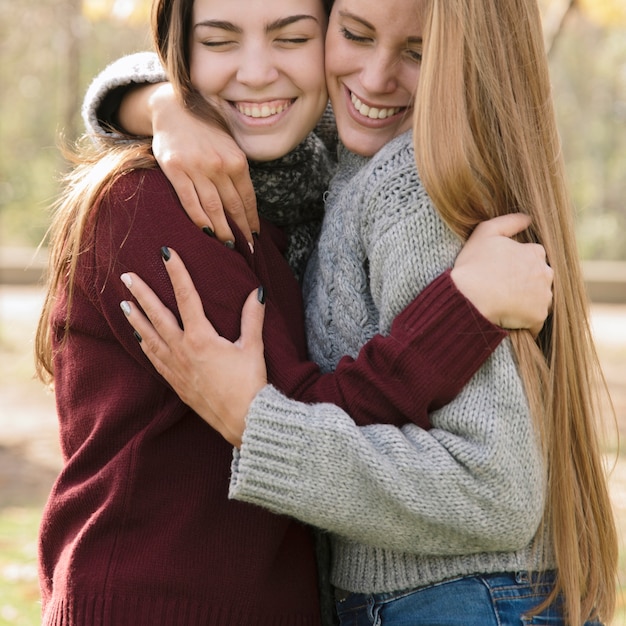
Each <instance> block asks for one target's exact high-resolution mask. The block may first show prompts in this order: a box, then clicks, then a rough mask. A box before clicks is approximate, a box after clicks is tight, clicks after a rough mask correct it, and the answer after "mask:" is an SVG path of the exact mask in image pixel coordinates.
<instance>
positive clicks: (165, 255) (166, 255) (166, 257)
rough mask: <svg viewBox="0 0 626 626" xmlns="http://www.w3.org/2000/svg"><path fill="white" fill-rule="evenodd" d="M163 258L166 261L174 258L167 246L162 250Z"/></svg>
mask: <svg viewBox="0 0 626 626" xmlns="http://www.w3.org/2000/svg"><path fill="white" fill-rule="evenodd" d="M161 256H162V257H163V260H164V261H169V260H170V259H171V258H172V254H171V253H170V249H169V248H168V247H167V246H163V247H162V248H161Z"/></svg>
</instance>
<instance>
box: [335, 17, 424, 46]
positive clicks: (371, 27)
mask: <svg viewBox="0 0 626 626" xmlns="http://www.w3.org/2000/svg"><path fill="white" fill-rule="evenodd" d="M339 15H341V17H344V18H347V19H349V20H354V21H355V22H358V23H359V24H361V25H362V26H365V28H367V29H368V30H371V31H374V32H376V27H375V26H374V25H373V24H370V23H369V22H368V21H367V20H364V19H363V18H362V17H359V16H358V15H355V14H354V13H350V12H349V11H339ZM406 40H407V43H411V44H416V43H422V42H423V39H422V37H407V39H406Z"/></svg>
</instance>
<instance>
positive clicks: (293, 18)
mask: <svg viewBox="0 0 626 626" xmlns="http://www.w3.org/2000/svg"><path fill="white" fill-rule="evenodd" d="M302 20H312V21H314V22H317V21H318V20H317V18H315V17H313V16H312V15H306V14H303V15H290V16H288V17H282V18H280V19H277V20H275V21H273V22H270V23H269V24H267V25H266V26H265V32H266V33H272V32H274V31H277V30H280V29H281V28H285V26H290V25H291V24H295V23H296V22H300V21H302ZM203 26H204V27H207V28H219V29H220V30H226V31H228V32H231V33H238V34H241V33H242V32H243V29H242V28H241V27H240V26H237V25H236V24H233V23H232V22H227V21H225V20H203V21H202V22H198V23H197V24H196V25H195V26H194V28H199V27H203Z"/></svg>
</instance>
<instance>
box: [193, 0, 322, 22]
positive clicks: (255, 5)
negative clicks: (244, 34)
mask: <svg viewBox="0 0 626 626" xmlns="http://www.w3.org/2000/svg"><path fill="white" fill-rule="evenodd" d="M324 6H325V3H324V1H323V0H194V3H193V14H194V19H196V20H197V19H208V18H210V19H214V18H215V17H225V18H226V17H227V18H228V19H229V21H231V22H233V23H234V22H250V21H253V20H258V19H263V20H264V21H268V20H271V19H273V18H275V17H276V16H286V15H315V16H319V15H325V14H326V10H325V8H324Z"/></svg>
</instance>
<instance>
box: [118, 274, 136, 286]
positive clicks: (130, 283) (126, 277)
mask: <svg viewBox="0 0 626 626" xmlns="http://www.w3.org/2000/svg"><path fill="white" fill-rule="evenodd" d="M120 278H121V280H122V282H123V283H124V284H125V285H126V286H127V287H128V288H129V289H130V288H131V287H132V286H133V281H132V279H131V277H130V274H122V275H121V276H120Z"/></svg>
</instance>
